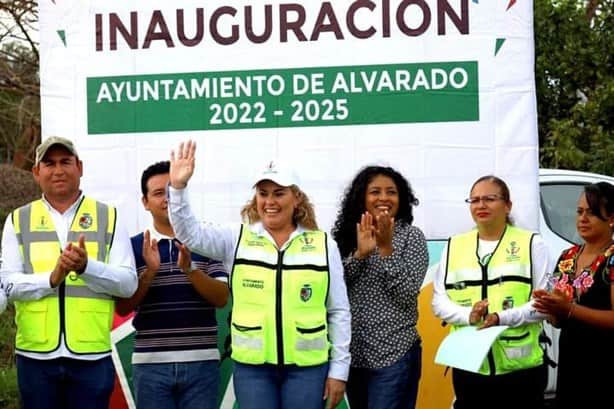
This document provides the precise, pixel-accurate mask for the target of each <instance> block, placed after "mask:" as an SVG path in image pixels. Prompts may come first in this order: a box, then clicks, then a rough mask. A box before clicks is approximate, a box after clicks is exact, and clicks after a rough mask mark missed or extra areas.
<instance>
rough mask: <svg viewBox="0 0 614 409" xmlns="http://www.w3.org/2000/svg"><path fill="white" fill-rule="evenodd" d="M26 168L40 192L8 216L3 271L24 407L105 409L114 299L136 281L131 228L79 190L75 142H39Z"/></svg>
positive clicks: (56, 139) (111, 372)
mask: <svg viewBox="0 0 614 409" xmlns="http://www.w3.org/2000/svg"><path fill="white" fill-rule="evenodd" d="M32 173H33V174H34V179H36V181H37V182H38V184H39V185H40V187H41V190H42V192H43V196H42V198H41V199H39V200H35V201H33V202H31V203H28V204H27V205H25V206H23V207H20V208H18V209H16V210H14V211H13V212H12V213H11V214H10V215H9V216H8V217H7V220H6V223H5V225H4V231H3V234H2V249H3V263H2V268H1V270H0V277H1V278H2V283H3V286H4V289H5V291H6V294H7V296H8V298H9V300H10V301H13V302H14V303H15V310H16V318H15V321H16V324H17V335H16V339H15V347H16V355H17V378H18V383H19V391H20V395H21V400H22V404H23V407H24V408H25V409H43V408H45V409H48V408H57V409H60V408H75V409H77V408H95V409H98V408H99V409H107V408H108V405H109V399H110V395H111V391H112V389H113V385H114V374H115V372H114V369H113V362H112V360H111V356H110V355H111V341H110V330H111V322H112V318H113V310H114V297H130V296H131V295H132V294H133V293H134V291H135V290H136V286H137V279H136V271H135V267H134V258H133V255H132V249H131V246H130V239H129V236H128V232H127V231H126V230H125V228H124V227H123V226H124V224H123V223H121V222H118V221H117V213H116V210H115V208H114V207H112V206H108V205H106V204H104V203H100V202H98V201H96V200H94V199H92V198H90V197H87V196H84V195H83V193H82V192H81V190H80V188H79V186H80V181H81V176H82V175H83V163H82V162H81V160H80V159H79V156H78V154H77V150H76V149H75V146H74V144H73V143H72V141H70V140H68V139H65V138H61V137H57V136H52V137H49V138H47V139H46V140H45V141H43V143H41V144H40V145H39V146H38V147H37V148H36V159H35V163H34V166H33V168H32Z"/></svg>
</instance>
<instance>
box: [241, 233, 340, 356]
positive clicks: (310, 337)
mask: <svg viewBox="0 0 614 409" xmlns="http://www.w3.org/2000/svg"><path fill="white" fill-rule="evenodd" d="M326 240H327V236H326V233H324V232H321V231H305V232H304V233H301V234H299V235H297V236H295V237H294V238H293V239H292V241H291V242H290V244H289V245H288V247H287V248H286V249H285V250H283V251H278V250H277V248H276V247H275V245H274V244H273V243H271V242H270V241H269V240H268V239H267V238H266V237H264V236H261V235H259V234H257V233H254V232H253V231H251V230H250V229H249V227H248V226H245V225H244V226H242V228H241V233H240V236H239V242H238V244H237V251H236V255H235V260H234V266H233V270H232V280H231V284H232V286H231V289H232V295H233V307H232V320H231V329H230V332H231V339H232V355H231V356H232V358H233V359H234V360H236V361H237V362H241V363H245V364H264V363H269V364H283V365H292V364H295V365H298V366H312V365H319V364H322V363H324V362H327V361H328V358H329V356H328V353H329V347H330V344H329V341H328V324H327V319H326V299H327V297H328V285H329V267H328V257H327V247H326Z"/></svg>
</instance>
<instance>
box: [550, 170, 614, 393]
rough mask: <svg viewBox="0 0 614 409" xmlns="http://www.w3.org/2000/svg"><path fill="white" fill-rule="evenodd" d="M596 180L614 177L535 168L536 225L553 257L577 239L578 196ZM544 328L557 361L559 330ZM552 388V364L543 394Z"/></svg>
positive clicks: (578, 239)
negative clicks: (537, 188)
mask: <svg viewBox="0 0 614 409" xmlns="http://www.w3.org/2000/svg"><path fill="white" fill-rule="evenodd" d="M596 182H609V183H611V184H613V185H614V177H610V176H605V175H599V174H596V173H587V172H578V171H572V170H561V169H540V170H539V186H540V196H541V211H540V216H539V229H540V233H541V235H542V237H543V238H544V240H545V242H546V244H547V245H548V248H549V249H550V256H551V257H552V259H553V260H557V259H558V258H559V256H560V255H561V252H562V251H563V250H564V249H566V248H568V247H570V246H571V245H572V244H573V243H580V242H581V239H580V237H579V236H578V233H577V231H576V208H577V203H578V197H580V193H582V191H583V188H584V186H585V185H587V184H590V183H596ZM545 332H546V334H547V335H548V336H549V338H550V340H551V344H549V345H547V353H548V355H549V356H550V358H551V359H552V360H553V361H554V362H557V361H558V352H559V350H558V337H559V330H558V329H556V328H553V327H552V326H551V325H549V324H545ZM555 390H556V368H552V367H551V368H549V371H548V386H547V388H546V398H551V397H554V393H555Z"/></svg>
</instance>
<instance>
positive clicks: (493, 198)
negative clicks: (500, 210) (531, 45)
mask: <svg viewBox="0 0 614 409" xmlns="http://www.w3.org/2000/svg"><path fill="white" fill-rule="evenodd" d="M497 200H505V198H504V197H503V196H501V195H484V196H474V197H470V198H467V199H465V203H469V204H478V203H480V202H484V203H486V204H491V203H494V202H496V201H497Z"/></svg>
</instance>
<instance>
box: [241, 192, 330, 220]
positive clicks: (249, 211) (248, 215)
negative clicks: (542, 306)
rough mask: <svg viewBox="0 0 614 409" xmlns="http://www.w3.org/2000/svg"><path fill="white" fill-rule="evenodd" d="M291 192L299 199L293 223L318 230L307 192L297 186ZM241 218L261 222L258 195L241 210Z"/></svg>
mask: <svg viewBox="0 0 614 409" xmlns="http://www.w3.org/2000/svg"><path fill="white" fill-rule="evenodd" d="M290 191H291V192H292V193H293V194H294V196H296V198H297V199H298V205H297V206H296V207H295V208H294V214H293V215H292V221H293V222H294V223H295V224H297V225H301V226H303V227H304V228H306V229H309V230H318V223H317V222H316V213H315V211H314V209H313V205H312V204H311V202H310V201H309V197H307V195H306V194H305V192H303V191H302V190H301V189H299V187H298V186H296V185H291V186H290ZM241 217H242V218H243V220H247V221H248V222H249V223H255V222H258V221H260V215H259V214H258V208H257V207H256V194H254V196H253V197H252V198H251V199H250V200H249V201H248V202H247V203H246V204H245V206H243V208H242V209H241Z"/></svg>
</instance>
